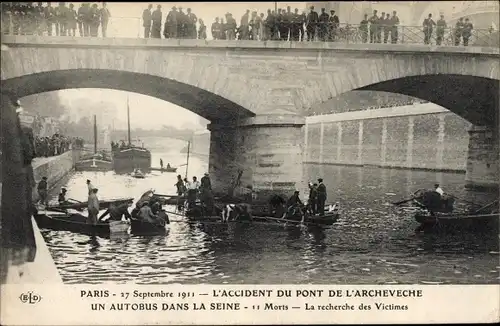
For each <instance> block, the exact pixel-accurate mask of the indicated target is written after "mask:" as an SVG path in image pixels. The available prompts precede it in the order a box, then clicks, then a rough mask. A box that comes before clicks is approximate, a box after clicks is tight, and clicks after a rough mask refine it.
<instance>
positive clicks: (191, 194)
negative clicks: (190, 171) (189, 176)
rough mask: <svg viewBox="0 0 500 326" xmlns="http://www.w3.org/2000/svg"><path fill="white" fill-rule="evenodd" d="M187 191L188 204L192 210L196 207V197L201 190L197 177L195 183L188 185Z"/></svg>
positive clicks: (194, 179)
mask: <svg viewBox="0 0 500 326" xmlns="http://www.w3.org/2000/svg"><path fill="white" fill-rule="evenodd" d="M187 189H188V190H187V203H188V208H189V209H190V208H192V207H194V206H195V205H196V195H197V194H198V189H200V182H199V181H198V180H197V179H196V177H193V182H191V183H189V184H188V186H187Z"/></svg>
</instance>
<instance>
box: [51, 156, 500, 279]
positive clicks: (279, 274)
mask: <svg viewBox="0 0 500 326" xmlns="http://www.w3.org/2000/svg"><path fill="white" fill-rule="evenodd" d="M162 155H163V157H167V155H166V154H162ZM179 160H180V159H179ZM172 161H175V160H174V159H172ZM205 169H206V162H203V161H201V160H199V161H196V160H195V159H193V160H192V161H190V171H193V174H201V173H203V172H204V171H205ZM190 174H191V173H190ZM304 175H305V181H304V184H306V183H307V181H308V180H316V179H317V178H318V177H323V179H324V180H325V184H326V186H327V187H328V191H329V195H328V198H329V201H330V202H334V201H338V202H339V203H340V205H341V219H340V220H339V221H338V223H336V224H335V225H334V226H333V227H331V228H327V229H319V228H310V227H292V226H284V225H261V224H260V225H256V224H254V225H250V224H237V225H236V224H228V225H220V224H216V223H212V224H210V223H207V224H188V223H184V222H180V221H181V220H182V218H180V217H175V218H171V220H172V223H171V224H170V231H169V233H168V234H167V235H166V236H154V237H139V236H134V235H130V234H124V235H121V236H118V237H111V238H109V239H103V238H95V237H88V236H83V235H76V234H72V233H69V232H57V231H47V230H44V231H43V235H44V237H45V239H46V240H47V243H48V245H49V248H50V250H51V253H52V255H53V257H54V260H55V262H56V264H57V266H58V267H59V270H60V272H61V275H62V277H63V279H64V281H65V282H67V283H106V282H118V283H125V282H133V283H140V284H161V283H218V284H220V283H255V284H259V283H278V284H279V283H292V284H293V283H297V284H299V283H338V284H342V283H358V284H360V283H365V284H366V283H368V284H373V283H381V284H386V283H420V282H424V281H432V282H444V283H498V281H499V279H498V277H499V271H500V268H499V265H500V264H499V263H498V247H499V246H498V230H490V232H485V233H483V234H469V233H463V232H460V233H452V232H450V233H446V234H415V232H414V229H415V228H416V226H417V225H418V224H417V223H416V222H415V221H414V219H413V217H412V216H411V215H409V214H405V213H404V212H402V211H401V210H397V209H394V207H393V205H391V204H390V202H391V201H395V200H397V199H399V198H400V197H404V196H405V195H406V194H408V193H411V192H413V191H414V190H415V189H418V188H430V187H432V186H433V184H434V182H435V180H438V178H442V181H441V182H440V183H441V184H442V185H443V187H444V188H445V190H446V191H448V192H451V193H454V194H456V195H457V196H458V197H462V196H463V197H465V196H467V193H466V192H465V190H464V188H463V181H464V176H463V175H461V174H448V173H442V174H441V176H440V177H438V176H437V175H436V173H432V172H425V171H406V170H391V169H378V168H366V167H365V168H362V167H342V166H318V165H308V166H306V167H305V173H304ZM175 177H176V174H175V173H163V174H161V173H159V172H158V173H156V174H155V173H152V174H151V175H149V176H148V178H146V179H143V180H140V179H132V178H129V177H127V176H116V175H114V174H113V173H102V174H91V173H78V174H75V175H74V176H73V178H72V179H71V180H70V181H69V182H68V188H69V190H68V191H69V193H70V194H71V195H70V196H69V197H72V198H75V199H82V198H85V196H86V191H87V190H86V187H85V180H86V179H91V180H92V182H93V184H95V185H96V186H98V187H99V188H100V193H101V194H103V195H104V194H106V195H107V196H109V197H121V196H133V197H137V196H138V195H139V194H141V193H142V192H144V191H145V190H147V189H150V188H154V189H156V190H157V192H159V193H164V194H168V193H173V192H174V187H173V185H174V183H175ZM394 194H397V195H394ZM476 197H478V196H477V195H476ZM476 200H478V201H479V200H480V199H479V197H478V198H476ZM481 200H482V201H485V199H484V198H483V199H481ZM176 221H177V222H176ZM495 252H496V254H495Z"/></svg>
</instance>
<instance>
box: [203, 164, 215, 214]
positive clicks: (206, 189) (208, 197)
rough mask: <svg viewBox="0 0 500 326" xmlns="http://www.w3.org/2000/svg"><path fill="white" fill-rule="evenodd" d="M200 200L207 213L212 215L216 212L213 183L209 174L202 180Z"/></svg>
mask: <svg viewBox="0 0 500 326" xmlns="http://www.w3.org/2000/svg"><path fill="white" fill-rule="evenodd" d="M200 199H201V203H202V204H203V205H204V206H205V208H206V211H207V212H208V213H209V214H210V213H212V212H213V210H214V196H213V193H212V183H211V182H210V177H209V176H208V173H205V175H204V176H203V177H202V178H201V182H200Z"/></svg>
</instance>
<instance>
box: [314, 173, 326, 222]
mask: <svg viewBox="0 0 500 326" xmlns="http://www.w3.org/2000/svg"><path fill="white" fill-rule="evenodd" d="M317 196H318V197H317V198H318V199H317V203H318V206H317V207H316V211H317V212H319V215H320V216H323V215H325V203H326V186H325V184H324V183H323V179H322V178H319V179H318V195H317Z"/></svg>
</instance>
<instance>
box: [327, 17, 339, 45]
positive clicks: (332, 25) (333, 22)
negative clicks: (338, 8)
mask: <svg viewBox="0 0 500 326" xmlns="http://www.w3.org/2000/svg"><path fill="white" fill-rule="evenodd" d="M328 23H329V36H330V38H329V39H330V41H332V42H333V41H335V36H336V35H337V29H338V28H339V25H340V21H339V16H337V15H335V10H330V19H329V20H328Z"/></svg>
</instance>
